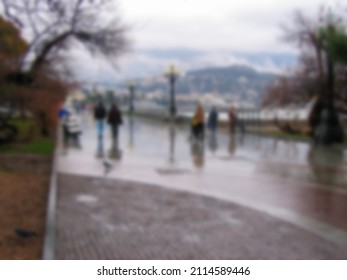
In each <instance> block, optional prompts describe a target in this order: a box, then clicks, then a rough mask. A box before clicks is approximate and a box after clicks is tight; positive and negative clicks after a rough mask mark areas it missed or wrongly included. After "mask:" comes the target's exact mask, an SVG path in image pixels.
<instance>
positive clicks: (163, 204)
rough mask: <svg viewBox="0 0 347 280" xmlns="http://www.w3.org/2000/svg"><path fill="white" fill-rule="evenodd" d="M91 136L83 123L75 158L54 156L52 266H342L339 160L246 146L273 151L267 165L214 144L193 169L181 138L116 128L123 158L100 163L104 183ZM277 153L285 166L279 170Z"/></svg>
mask: <svg viewBox="0 0 347 280" xmlns="http://www.w3.org/2000/svg"><path fill="white" fill-rule="evenodd" d="M134 128H135V129H134ZM128 129H129V133H127V130H128ZM168 132H169V133H168ZM95 135H96V132H95V130H94V128H93V125H92V124H91V123H87V124H86V127H85V131H84V134H83V138H82V140H83V141H82V149H81V150H77V149H67V150H64V149H61V150H59V151H58V154H59V156H58V167H57V170H58V186H57V187H58V196H57V208H56V216H57V221H56V233H57V239H56V244H55V248H56V251H55V258H57V259H346V258H347V220H346V219H345V217H346V216H347V192H346V184H345V181H346V172H345V171H344V170H346V165H345V164H344V163H343V162H342V161H341V160H339V166H338V167H336V166H335V165H332V163H333V162H332V163H331V164H330V165H331V166H328V167H327V168H325V167H324V168H322V167H320V166H318V167H317V166H315V165H312V162H311V161H310V162H309V163H305V161H304V159H305V158H303V156H305V154H304V152H303V151H304V150H305V149H306V150H307V148H306V147H305V146H300V145H299V144H295V145H293V144H291V143H287V144H288V145H289V148H288V147H286V146H285V145H287V144H286V143H282V142H277V141H276V146H275V145H273V144H272V143H267V142H266V141H269V140H266V141H265V142H262V141H260V142H259V141H258V140H259V139H258V138H247V137H246V138H245V139H244V142H245V143H246V145H248V146H250V147H251V148H252V149H254V148H253V147H256V149H258V148H257V147H258V146H259V145H260V146H262V147H263V149H269V147H271V151H269V152H270V153H269V154H268V155H269V158H267V156H266V157H264V156H262V157H263V158H261V157H260V158H256V157H255V156H256V153H257V151H256V150H249V149H248V148H247V149H248V150H247V149H246V148H245V147H247V146H245V147H243V148H237V147H236V150H235V146H234V147H233V154H230V153H229V154H227V153H226V151H229V152H230V142H229V143H228V142H226V141H225V140H226V139H224V138H223V137H221V138H220V139H219V150H218V151H217V152H209V151H208V150H207V147H206V148H205V151H204V152H203V154H202V158H199V162H200V163H201V162H202V165H201V164H200V165H199V166H196V165H195V163H196V155H195V154H191V150H190V148H189V144H188V143H187V139H186V136H187V135H186V134H184V133H182V132H181V131H179V130H177V131H174V133H172V131H168V128H167V127H163V126H160V125H159V126H158V124H148V123H143V122H141V121H138V122H137V123H135V125H134V124H133V123H126V124H125V127H123V129H122V132H121V136H122V137H121V139H120V145H121V147H122V149H123V158H122V159H121V160H119V161H115V160H112V159H110V158H108V159H106V160H107V161H109V162H110V163H111V165H112V168H111V169H110V170H109V172H106V173H105V169H104V166H103V161H104V159H100V158H97V157H96V147H97V143H96V137H95ZM168 136H169V139H167V137H168ZM105 139H106V140H107V139H108V136H107V135H106V137H105ZM257 139H258V140H257ZM139 143H140V144H139ZM234 144H235V143H234ZM206 145H207V143H206ZM237 145H239V144H237ZM108 146H109V143H108V142H107V141H106V143H105V153H104V154H105V156H106V157H107V154H108V149H107V148H108ZM274 147H280V149H281V150H279V152H278V154H279V155H281V153H283V152H285V153H286V157H283V159H285V160H291V162H290V161H288V162H286V161H281V162H280V163H279V162H278V160H277V163H276V158H275V157H274V156H272V154H271V153H274V151H275V150H274ZM295 154H296V156H297V159H295V158H293V156H294V155H295ZM265 155H267V152H266V154H265ZM315 156H316V155H315ZM199 157H201V155H199ZM281 158H282V157H281ZM273 159H274V160H273ZM310 160H311V159H310ZM342 160H345V159H344V158H342ZM340 162H342V163H340ZM335 169H336V170H339V171H338V172H336V173H332V172H331V171H332V170H333V171H334V170H335ZM317 170H318V171H319V175H320V177H319V178H318V177H317V178H318V179H319V180H321V181H319V180H318V179H317V178H313V177H312V174H315V173H312V172H316V171H317ZM321 177H322V178H321ZM317 180H318V181H317ZM326 180H328V181H329V184H326V183H325V181H326Z"/></svg>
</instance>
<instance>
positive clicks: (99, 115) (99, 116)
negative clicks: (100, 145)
mask: <svg viewBox="0 0 347 280" xmlns="http://www.w3.org/2000/svg"><path fill="white" fill-rule="evenodd" d="M94 118H95V120H96V125H97V129H98V135H99V138H102V137H103V135H104V120H105V118H106V109H105V106H104V104H102V102H101V101H99V103H98V104H97V105H96V106H95V108H94Z"/></svg>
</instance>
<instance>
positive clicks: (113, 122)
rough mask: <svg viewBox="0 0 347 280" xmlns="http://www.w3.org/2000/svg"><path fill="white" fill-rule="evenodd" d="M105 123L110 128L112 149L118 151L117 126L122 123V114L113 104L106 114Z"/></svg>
mask: <svg viewBox="0 0 347 280" xmlns="http://www.w3.org/2000/svg"><path fill="white" fill-rule="evenodd" d="M107 123H108V124H109V125H110V128H111V135H112V143H113V148H114V150H115V151H118V134H119V126H120V125H121V124H122V123H123V119H122V113H121V112H120V110H119V108H118V106H117V104H116V103H115V102H114V103H113V104H112V106H111V108H110V111H109V112H108V116H107Z"/></svg>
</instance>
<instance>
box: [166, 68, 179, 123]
mask: <svg viewBox="0 0 347 280" xmlns="http://www.w3.org/2000/svg"><path fill="white" fill-rule="evenodd" d="M165 77H166V78H167V79H168V80H169V83H170V107H169V113H170V117H172V118H173V117H175V115H176V102H175V82H176V80H177V78H178V77H179V72H178V70H177V69H176V68H175V66H174V65H171V66H170V68H169V69H168V70H167V71H166V72H165Z"/></svg>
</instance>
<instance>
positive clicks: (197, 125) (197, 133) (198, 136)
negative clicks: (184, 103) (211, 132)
mask: <svg viewBox="0 0 347 280" xmlns="http://www.w3.org/2000/svg"><path fill="white" fill-rule="evenodd" d="M204 133H205V112H204V108H203V107H202V105H201V104H200V103H198V105H197V107H196V110H195V114H194V117H193V120H192V134H193V136H194V138H195V140H203V139H204Z"/></svg>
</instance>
